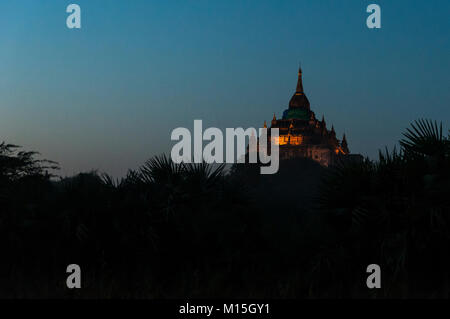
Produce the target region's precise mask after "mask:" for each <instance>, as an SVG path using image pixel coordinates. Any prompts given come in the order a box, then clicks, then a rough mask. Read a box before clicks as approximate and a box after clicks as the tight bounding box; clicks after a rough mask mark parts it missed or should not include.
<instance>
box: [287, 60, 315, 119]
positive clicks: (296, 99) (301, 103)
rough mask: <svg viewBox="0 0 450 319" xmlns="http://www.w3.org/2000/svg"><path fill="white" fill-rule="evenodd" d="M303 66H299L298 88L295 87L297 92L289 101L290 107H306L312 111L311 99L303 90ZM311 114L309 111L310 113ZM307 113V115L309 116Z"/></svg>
mask: <svg viewBox="0 0 450 319" xmlns="http://www.w3.org/2000/svg"><path fill="white" fill-rule="evenodd" d="M302 74H303V73H302V68H301V67H299V68H298V79H297V88H296V89H295V93H294V95H293V96H292V98H291V100H290V101H289V109H297V108H300V109H304V110H307V111H310V107H309V101H308V98H307V97H306V95H305V92H304V91H303V79H302ZM308 115H309V113H308ZM308 115H307V116H308Z"/></svg>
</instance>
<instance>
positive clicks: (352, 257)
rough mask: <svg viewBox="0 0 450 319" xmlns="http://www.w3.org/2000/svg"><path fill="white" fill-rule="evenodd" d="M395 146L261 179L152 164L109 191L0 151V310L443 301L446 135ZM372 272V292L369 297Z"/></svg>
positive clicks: (427, 126)
mask: <svg viewBox="0 0 450 319" xmlns="http://www.w3.org/2000/svg"><path fill="white" fill-rule="evenodd" d="M400 145H401V147H400V149H399V150H398V151H395V150H394V151H392V152H388V151H386V152H382V153H380V156H379V159H378V160H377V161H370V160H365V161H364V162H363V163H361V164H345V165H341V166H339V167H337V168H335V169H325V168H323V167H321V166H319V165H318V164H317V163H315V162H312V161H309V160H293V161H287V162H282V163H281V167H280V172H279V173H278V174H276V175H273V176H262V175H259V170H258V167H255V166H249V165H239V166H235V167H233V168H232V169H231V170H230V171H229V172H225V170H224V167H221V166H220V167H211V166H208V165H175V164H173V163H172V162H171V161H170V160H169V159H167V158H166V157H164V156H162V157H155V158H153V159H151V160H149V161H148V162H147V163H145V165H143V166H142V167H141V168H140V169H138V170H136V171H130V172H129V174H128V176H127V177H126V178H124V179H122V180H119V181H116V180H113V179H112V178H110V177H108V176H107V175H101V174H98V173H96V172H91V173H85V174H79V175H77V176H74V177H71V178H63V179H56V178H55V177H52V176H51V175H49V174H48V173H46V172H47V171H48V170H49V169H50V168H52V167H53V166H54V163H51V162H45V161H37V160H35V155H36V154H34V153H26V152H19V151H18V148H17V147H15V146H13V145H7V144H0V251H1V255H0V258H1V262H0V297H2V298H47V297H56V298H114V297H119V298H177V297H179V298H186V297H237V298H248V297H253V298H258V297H267V298H323V297H328V298H336V297H337V298H341V297H343V298H346V297H352V298H355V297H357V298H359V297H378V298H390V297H401V298H411V297H426V298H438V297H445V298H448V297H449V296H450V277H449V274H450V229H449V227H450V224H449V223H450V216H449V214H450V136H445V135H444V134H443V133H442V127H440V126H438V125H436V124H435V123H432V122H430V121H418V122H416V123H415V124H413V126H412V127H411V128H410V129H408V130H407V132H406V133H405V137H404V140H402V141H400ZM73 263H75V264H79V265H80V266H81V269H82V285H83V288H82V289H79V290H68V289H67V288H66V276H67V274H66V272H65V271H66V267H67V265H69V264H73ZM374 263H375V264H379V265H380V266H381V269H382V288H381V289H373V290H369V289H368V288H367V286H366V278H367V276H368V274H367V273H366V267H367V266H368V265H369V264H374Z"/></svg>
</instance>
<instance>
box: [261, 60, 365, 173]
mask: <svg viewBox="0 0 450 319" xmlns="http://www.w3.org/2000/svg"><path fill="white" fill-rule="evenodd" d="M264 127H267V125H266V123H264ZM270 128H278V129H279V138H278V140H277V141H274V142H275V143H277V144H278V145H279V151H280V159H282V160H283V159H292V158H299V157H303V158H304V157H306V158H310V159H313V160H315V161H317V162H319V163H320V164H321V165H323V166H332V165H334V164H335V163H337V162H338V161H339V160H340V159H344V160H348V159H352V160H357V161H361V160H362V156H361V155H353V154H352V155H350V150H349V148H348V144H347V139H346V137H345V134H344V136H343V137H342V140H338V139H337V138H336V132H335V131H334V127H333V126H332V127H331V130H328V129H327V124H326V122H325V118H324V117H322V120H320V121H319V120H317V119H316V116H315V114H314V112H313V111H311V108H310V103H309V100H308V98H307V97H306V94H305V92H304V90H303V81H302V70H301V68H300V69H299V71H298V81H297V89H296V91H295V93H294V95H293V96H292V98H291V100H290V102H289V108H288V109H287V110H285V111H284V112H283V117H282V118H281V119H277V118H276V116H275V114H274V116H273V119H272V122H271V127H270ZM269 134H270V130H269Z"/></svg>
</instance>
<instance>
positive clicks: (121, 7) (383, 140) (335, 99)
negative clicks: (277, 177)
mask: <svg viewBox="0 0 450 319" xmlns="http://www.w3.org/2000/svg"><path fill="white" fill-rule="evenodd" d="M70 3H76V4H78V5H80V7H81V9H82V28H81V29H80V30H74V29H73V30H71V29H68V28H67V26H66V18H67V16H68V14H67V13H66V7H67V5H68V4H70ZM371 3H376V4H379V5H380V7H381V10H382V16H381V21H382V22H381V23H382V28H381V29H378V30H375V29H368V28H367V26H366V19H367V17H368V15H369V14H368V13H366V8H367V5H369V4H371ZM449 14H450V1H448V0H432V1H425V0H420V1H419V0H389V1H386V0H385V1H381V0H371V1H358V0H344V1H336V0H314V1H311V0H308V1H306V0H303V1H301V0H297V1H282V0H280V1H275V0H271V1H266V0H258V1H243V0H240V1H234V0H233V1H231V0H226V1H215V0H195V1H188V0H184V1H171V0H167V1H162V0H158V1H148V0H147V1H144V0H131V1H130V0H128V1H127V0H116V1H115V0H71V1H61V0H2V1H1V2H0V142H1V141H3V140H4V141H5V142H7V143H13V144H18V145H21V146H23V147H24V148H25V149H26V150H36V151H39V152H40V153H41V154H42V157H44V158H48V159H51V160H54V161H57V162H59V163H60V165H61V168H62V170H61V172H60V174H61V175H71V174H74V173H77V172H80V171H89V170H92V169H98V170H99V171H101V172H107V173H110V174H112V175H114V176H123V175H124V174H125V173H126V171H127V170H128V169H136V168H137V167H138V166H139V165H141V164H143V163H144V162H145V160H147V159H148V158H150V157H151V156H153V155H156V154H161V153H163V152H166V153H169V152H170V149H171V147H172V145H173V144H174V143H173V142H172V141H171V140H170V133H171V131H172V130H173V129H174V128H177V127H188V128H191V127H192V126H193V121H194V119H202V120H203V125H204V127H211V126H214V127H219V128H225V127H244V128H247V127H261V126H262V124H263V123H264V120H267V121H268V122H270V120H271V119H272V116H273V114H274V113H276V115H277V117H281V115H282V113H283V110H285V109H286V108H287V107H288V102H289V99H290V98H291V96H292V94H293V93H294V90H295V86H296V81H297V68H298V64H299V61H301V64H302V69H303V84H304V88H305V92H306V94H307V96H308V98H309V100H310V102H311V109H312V110H313V111H314V112H315V113H316V116H317V117H318V118H322V114H325V119H326V121H327V124H328V125H329V126H330V127H331V124H334V127H335V129H336V132H337V136H338V138H341V137H342V134H343V133H344V132H345V133H346V135H347V140H348V143H349V147H350V150H351V151H352V153H360V154H363V155H364V156H369V157H371V158H376V155H377V153H378V150H379V149H384V148H385V147H386V146H387V147H389V148H392V147H393V146H394V145H395V143H396V141H398V139H400V138H401V133H402V132H403V131H404V129H405V128H406V127H407V126H408V125H409V123H410V122H412V121H413V120H415V119H418V118H431V119H436V120H439V121H443V123H444V127H445V128H446V129H448V128H449V120H450V87H449V86H450V85H449V84H450V43H449V30H450V19H449Z"/></svg>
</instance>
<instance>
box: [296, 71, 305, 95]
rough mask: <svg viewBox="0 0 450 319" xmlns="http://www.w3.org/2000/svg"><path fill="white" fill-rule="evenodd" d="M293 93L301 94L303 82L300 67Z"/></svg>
mask: <svg viewBox="0 0 450 319" xmlns="http://www.w3.org/2000/svg"><path fill="white" fill-rule="evenodd" d="M295 93H301V94H303V93H304V92H303V80H302V67H301V66H299V67H298V79H297V89H296V91H295Z"/></svg>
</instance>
